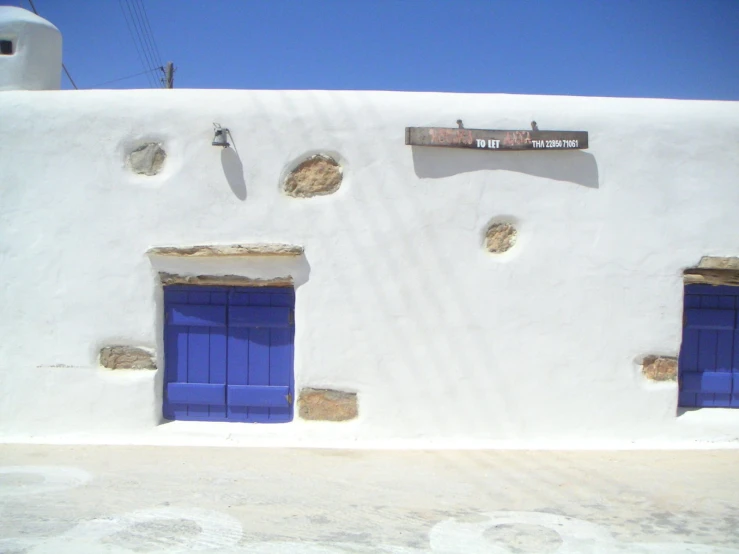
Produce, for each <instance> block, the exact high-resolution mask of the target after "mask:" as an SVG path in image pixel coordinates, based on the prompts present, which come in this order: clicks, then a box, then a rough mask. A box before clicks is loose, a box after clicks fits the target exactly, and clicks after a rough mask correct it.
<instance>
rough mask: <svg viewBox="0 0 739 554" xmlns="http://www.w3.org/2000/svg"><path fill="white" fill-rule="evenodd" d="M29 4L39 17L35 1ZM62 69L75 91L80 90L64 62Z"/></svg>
mask: <svg viewBox="0 0 739 554" xmlns="http://www.w3.org/2000/svg"><path fill="white" fill-rule="evenodd" d="M28 3H29V4H30V6H31V9H32V10H33V13H35V14H36V15H38V10H37V9H36V6H34V4H33V0H28ZM62 69H63V70H64V73H66V74H67V79H69V82H70V83H72V86H73V87H74V90H79V89H78V88H77V83H75V82H74V79H72V76H71V75H70V74H69V71H68V70H67V66H66V65H64V62H62Z"/></svg>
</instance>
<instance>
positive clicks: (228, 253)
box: [146, 243, 303, 258]
mask: <svg viewBox="0 0 739 554" xmlns="http://www.w3.org/2000/svg"><path fill="white" fill-rule="evenodd" d="M146 253H147V254H149V255H150V256H182V257H188V258H209V257H236V256H254V257H260V256H300V255H302V254H303V247H302V246H297V245H294V244H273V243H264V244H262V243H256V244H204V245H197V246H156V247H154V248H149V250H147V251H146Z"/></svg>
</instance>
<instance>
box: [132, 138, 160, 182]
mask: <svg viewBox="0 0 739 554" xmlns="http://www.w3.org/2000/svg"><path fill="white" fill-rule="evenodd" d="M166 157H167V153H166V152H165V151H164V149H163V148H162V145H161V144H158V143H156V142H147V143H146V144H142V145H141V146H139V147H138V148H136V149H135V150H134V151H133V152H131V153H130V154H129V155H128V165H129V167H130V168H131V170H132V171H133V172H134V173H138V174H140V175H149V176H151V175H156V174H157V173H159V172H160V171H161V170H162V166H163V165H164V160H165V159H166Z"/></svg>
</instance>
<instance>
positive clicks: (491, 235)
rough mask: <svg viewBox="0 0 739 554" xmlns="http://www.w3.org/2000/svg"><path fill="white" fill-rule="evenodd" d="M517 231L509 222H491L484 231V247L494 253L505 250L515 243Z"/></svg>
mask: <svg viewBox="0 0 739 554" xmlns="http://www.w3.org/2000/svg"><path fill="white" fill-rule="evenodd" d="M517 235H518V231H516V228H515V227H514V226H513V225H511V224H510V223H493V224H492V225H491V226H490V227H488V230H487V232H486V233H485V249H486V250H487V251H488V252H492V253H494V254H501V253H503V252H507V251H508V250H510V249H511V248H513V245H514V244H516V236H517Z"/></svg>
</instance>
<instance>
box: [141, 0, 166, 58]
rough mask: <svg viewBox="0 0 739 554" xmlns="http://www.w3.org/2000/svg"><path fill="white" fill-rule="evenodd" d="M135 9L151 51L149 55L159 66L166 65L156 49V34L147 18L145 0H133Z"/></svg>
mask: <svg viewBox="0 0 739 554" xmlns="http://www.w3.org/2000/svg"><path fill="white" fill-rule="evenodd" d="M137 6H138V8H137ZM133 8H134V12H136V15H137V16H138V19H139V26H140V29H141V35H142V36H143V37H144V40H145V41H146V43H147V48H148V50H149V55H150V57H151V59H152V60H154V62H155V63H156V64H157V65H159V66H163V65H164V64H163V63H162V58H161V56H159V55H158V51H157V48H156V41H155V40H154V33H153V32H152V31H151V25H150V24H149V21H148V18H147V17H146V13H145V9H144V4H143V0H133Z"/></svg>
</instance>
